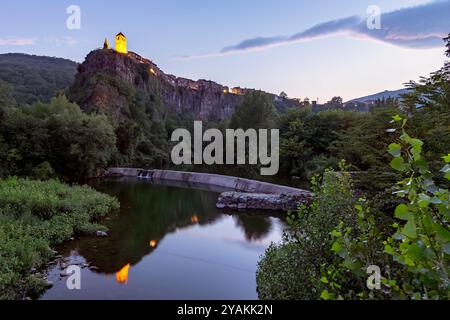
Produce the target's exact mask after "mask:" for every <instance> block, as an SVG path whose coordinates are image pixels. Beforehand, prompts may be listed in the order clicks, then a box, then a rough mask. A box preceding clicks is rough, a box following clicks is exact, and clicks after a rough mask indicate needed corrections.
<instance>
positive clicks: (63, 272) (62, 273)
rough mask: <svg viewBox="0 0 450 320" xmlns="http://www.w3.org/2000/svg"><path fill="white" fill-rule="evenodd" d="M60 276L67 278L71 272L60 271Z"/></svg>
mask: <svg viewBox="0 0 450 320" xmlns="http://www.w3.org/2000/svg"><path fill="white" fill-rule="evenodd" d="M59 276H60V277H61V278H65V277H68V276H69V274H68V273H67V271H66V270H63V271H61V272H60V273H59Z"/></svg>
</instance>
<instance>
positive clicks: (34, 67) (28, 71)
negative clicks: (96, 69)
mask: <svg viewBox="0 0 450 320" xmlns="http://www.w3.org/2000/svg"><path fill="white" fill-rule="evenodd" d="M77 66H78V64H77V63H76V62H73V61H71V60H67V59H61V58H52V57H43V56H35V55H27V54H22V53H8V54H0V80H2V81H5V82H7V83H9V84H10V85H11V87H12V90H13V96H14V98H15V99H16V101H17V103H19V104H32V103H33V102H36V101H44V102H47V101H49V100H50V99H51V98H52V97H54V96H55V94H56V93H57V92H59V91H64V90H66V89H67V88H68V87H69V86H70V85H71V84H72V83H73V81H74V78H75V74H76V72H77Z"/></svg>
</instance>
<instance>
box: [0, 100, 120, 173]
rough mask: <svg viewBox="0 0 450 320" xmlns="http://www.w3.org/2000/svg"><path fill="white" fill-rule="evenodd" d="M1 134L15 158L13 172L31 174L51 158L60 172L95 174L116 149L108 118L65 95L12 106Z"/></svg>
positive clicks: (106, 162) (2, 126)
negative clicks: (88, 112) (27, 105)
mask: <svg viewBox="0 0 450 320" xmlns="http://www.w3.org/2000/svg"><path fill="white" fill-rule="evenodd" d="M0 134H1V135H2V136H3V137H4V141H7V147H6V149H7V151H6V154H7V155H8V156H10V157H11V156H14V158H13V159H15V160H16V165H15V167H16V169H17V171H15V172H9V173H10V174H25V175H28V174H31V173H32V171H33V169H34V168H35V167H36V166H39V165H41V164H42V163H44V162H48V164H49V165H50V167H51V168H53V169H54V170H55V172H56V173H58V174H60V175H63V176H67V177H92V176H96V174H97V173H98V170H99V169H102V168H105V167H106V166H107V165H108V163H109V161H110V159H111V157H112V155H113V154H115V153H116V145H115V141H116V138H115V134H114V129H113V128H112V126H111V125H110V124H109V122H108V120H107V118H106V117H104V116H99V115H88V114H85V113H83V112H82V111H81V110H80V108H79V107H78V106H77V105H76V104H73V103H70V102H69V101H68V100H67V98H66V97H65V96H59V97H56V98H54V99H52V101H51V102H50V103H48V104H44V103H37V104H35V105H33V106H32V107H19V108H12V109H9V110H8V112H7V113H6V114H5V117H4V119H3V120H2V122H1V128H0ZM36 170H39V169H36ZM39 171H40V170H39ZM50 171H51V170H50ZM36 172H37V171H36Z"/></svg>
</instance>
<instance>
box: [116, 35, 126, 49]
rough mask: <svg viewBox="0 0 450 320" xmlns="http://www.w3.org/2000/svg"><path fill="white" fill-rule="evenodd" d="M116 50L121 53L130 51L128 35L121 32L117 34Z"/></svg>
mask: <svg viewBox="0 0 450 320" xmlns="http://www.w3.org/2000/svg"><path fill="white" fill-rule="evenodd" d="M116 51H117V52H119V53H124V54H126V53H128V51H127V37H125V35H124V34H123V33H122V32H120V33H118V34H117V35H116Z"/></svg>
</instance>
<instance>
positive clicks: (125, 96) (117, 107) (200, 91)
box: [69, 49, 293, 123]
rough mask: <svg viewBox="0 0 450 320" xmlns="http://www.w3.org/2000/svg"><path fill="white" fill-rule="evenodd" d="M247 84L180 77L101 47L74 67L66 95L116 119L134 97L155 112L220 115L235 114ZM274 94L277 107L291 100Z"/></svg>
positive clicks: (211, 117) (126, 115) (126, 114)
mask: <svg viewBox="0 0 450 320" xmlns="http://www.w3.org/2000/svg"><path fill="white" fill-rule="evenodd" d="M250 90H251V89H242V88H228V87H226V86H222V85H220V84H218V83H215V82H213V81H207V80H198V81H193V80H189V79H184V78H178V77H175V76H173V75H168V74H165V73H164V72H163V71H162V70H161V69H159V68H158V66H157V65H156V64H154V63H153V62H152V61H150V60H148V59H145V58H143V57H141V56H139V55H138V54H136V53H133V52H130V53H129V54H127V55H123V54H119V53H117V52H115V51H114V50H107V49H104V50H96V51H93V52H91V53H90V54H89V55H88V56H87V57H86V60H85V62H84V63H83V64H81V65H80V66H79V67H78V74H77V76H76V80H75V83H74V84H73V86H72V87H71V89H70V90H69V97H70V98H71V99H72V100H74V101H75V102H77V103H78V104H79V105H80V106H81V107H82V108H83V109H84V110H86V111H96V112H100V113H106V114H108V115H110V116H111V117H112V118H113V119H114V120H115V121H116V122H118V123H120V122H122V121H124V119H125V120H126V119H127V118H129V117H130V115H131V113H132V112H133V110H132V108H131V107H130V104H132V103H136V101H135V100H139V101H138V102H140V103H141V104H144V105H145V106H144V107H145V108H146V109H147V110H148V109H152V108H153V109H155V108H156V109H157V110H159V112H167V111H168V112H175V113H177V114H178V115H190V116H192V117H193V118H194V119H198V120H204V121H220V120H223V119H226V118H228V117H230V116H231V115H232V114H233V111H234V109H235V108H236V106H237V105H239V104H240V103H241V101H242V99H243V96H244V95H245V93H246V92H248V91H250ZM130 97H131V99H130ZM273 98H274V101H275V104H276V105H277V107H278V108H285V107H286V106H287V105H289V104H291V105H292V103H293V101H290V100H289V101H281V100H280V99H279V98H278V97H276V96H275V95H273ZM130 100H134V101H130ZM154 113H155V112H154V111H153V114H154Z"/></svg>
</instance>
